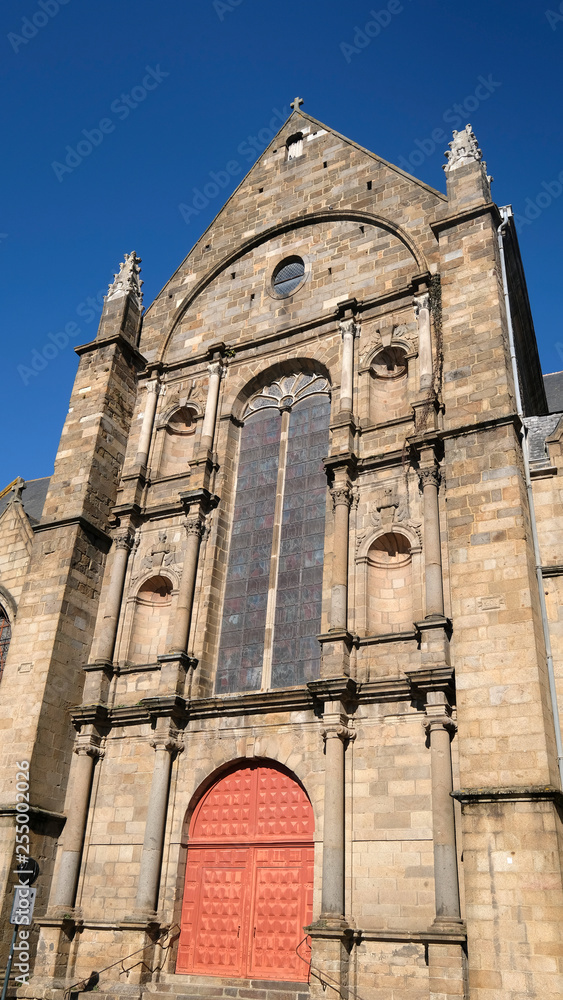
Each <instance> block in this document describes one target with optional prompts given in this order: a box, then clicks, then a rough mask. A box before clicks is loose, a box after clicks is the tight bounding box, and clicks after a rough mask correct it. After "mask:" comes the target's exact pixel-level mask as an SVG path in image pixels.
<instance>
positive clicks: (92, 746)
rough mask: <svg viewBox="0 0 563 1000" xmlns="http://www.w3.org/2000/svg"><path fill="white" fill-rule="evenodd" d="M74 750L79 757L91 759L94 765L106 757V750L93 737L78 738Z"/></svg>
mask: <svg viewBox="0 0 563 1000" xmlns="http://www.w3.org/2000/svg"><path fill="white" fill-rule="evenodd" d="M73 749H74V753H75V754H76V755H77V756H78V757H91V758H92V760H93V761H94V763H95V762H96V761H97V760H102V758H103V757H104V756H105V750H103V749H102V747H101V746H100V745H99V743H98V742H96V741H95V739H94V738H93V737H91V736H78V737H77V739H76V741H75V744H74V748H73Z"/></svg>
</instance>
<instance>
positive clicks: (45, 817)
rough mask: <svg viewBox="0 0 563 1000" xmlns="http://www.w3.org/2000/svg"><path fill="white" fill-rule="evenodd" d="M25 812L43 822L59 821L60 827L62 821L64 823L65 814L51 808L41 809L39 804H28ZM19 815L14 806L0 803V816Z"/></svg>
mask: <svg viewBox="0 0 563 1000" xmlns="http://www.w3.org/2000/svg"><path fill="white" fill-rule="evenodd" d="M27 812H28V813H29V815H30V816H31V818H32V819H34V820H36V821H37V820H40V821H42V822H43V823H60V825H61V828H62V826H63V824H64V823H66V816H65V814H64V813H58V812H53V811H52V810H51V809H43V808H42V807H41V806H34V805H30V806H28V807H27ZM16 814H18V815H19V810H16V807H15V805H14V806H11V805H10V806H7V805H4V806H2V805H0V816H15V815H16Z"/></svg>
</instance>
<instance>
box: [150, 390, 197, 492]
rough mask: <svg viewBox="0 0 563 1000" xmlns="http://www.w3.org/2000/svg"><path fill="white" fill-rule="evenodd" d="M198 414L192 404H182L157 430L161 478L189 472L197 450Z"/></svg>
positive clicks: (158, 462)
mask: <svg viewBox="0 0 563 1000" xmlns="http://www.w3.org/2000/svg"><path fill="white" fill-rule="evenodd" d="M197 418H198V414H197V412H196V410H195V409H194V408H193V407H191V406H180V407H178V408H177V409H176V410H174V411H173V413H172V414H170V415H169V416H168V418H167V419H166V420H165V421H163V422H162V423H161V425H160V427H159V428H158V430H157V433H158V435H159V440H158V441H157V454H156V457H157V468H158V476H159V478H164V477H168V476H176V475H181V474H185V473H187V472H189V469H190V463H191V461H192V460H193V457H194V452H195V439H196V429H197Z"/></svg>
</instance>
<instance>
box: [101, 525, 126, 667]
mask: <svg viewBox="0 0 563 1000" xmlns="http://www.w3.org/2000/svg"><path fill="white" fill-rule="evenodd" d="M133 541H134V535H133V532H132V530H131V529H130V528H126V529H125V530H124V531H120V532H119V533H118V534H117V535H115V537H114V541H113V544H114V546H115V553H114V557H113V566H112V569H111V577H110V582H109V587H108V591H107V595H106V601H105V609H104V617H103V619H102V622H101V626H100V633H99V639H98V648H97V656H96V659H97V660H103V661H104V662H111V661H112V659H113V653H114V649H115V638H116V636H117V626H118V623H119V615H120V612H121V599H122V597H123V585H124V583H125V574H126V572H127V561H128V559H129V553H130V551H131V548H132V546H133Z"/></svg>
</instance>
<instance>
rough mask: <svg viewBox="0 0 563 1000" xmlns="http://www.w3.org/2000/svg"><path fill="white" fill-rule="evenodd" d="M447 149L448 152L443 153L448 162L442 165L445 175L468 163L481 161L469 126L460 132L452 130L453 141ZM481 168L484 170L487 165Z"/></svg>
mask: <svg viewBox="0 0 563 1000" xmlns="http://www.w3.org/2000/svg"><path fill="white" fill-rule="evenodd" d="M449 147H450V148H449V150H446V152H445V153H444V156H447V158H448V162H447V163H445V164H444V170H445V171H446V173H448V172H449V171H450V170H456V169H457V168H458V167H465V166H466V165H467V164H468V163H473V162H475V161H476V162H477V163H481V161H482V159H483V154H482V152H481V150H480V149H479V145H478V143H477V139H476V137H475V133H474V132H473V129H472V128H471V125H466V126H465V128H464V129H462V131H461V132H457V131H455V129H454V133H453V139H452V141H451V142H450V143H449ZM483 167H484V168H485V170H486V169H487V164H486V163H483Z"/></svg>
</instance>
